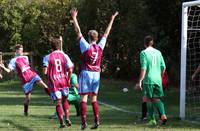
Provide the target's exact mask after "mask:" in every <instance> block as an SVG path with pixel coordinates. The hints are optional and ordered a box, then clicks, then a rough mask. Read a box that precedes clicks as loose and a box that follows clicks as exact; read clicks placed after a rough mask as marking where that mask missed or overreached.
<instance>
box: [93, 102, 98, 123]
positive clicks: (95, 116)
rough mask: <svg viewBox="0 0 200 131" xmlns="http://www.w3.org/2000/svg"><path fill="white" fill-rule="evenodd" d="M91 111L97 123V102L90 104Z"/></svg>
mask: <svg viewBox="0 0 200 131" xmlns="http://www.w3.org/2000/svg"><path fill="white" fill-rule="evenodd" d="M92 109H93V114H94V118H95V122H96V123H99V105H98V102H97V101H95V102H92Z"/></svg>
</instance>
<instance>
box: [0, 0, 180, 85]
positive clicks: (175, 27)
mask: <svg viewBox="0 0 200 131" xmlns="http://www.w3.org/2000/svg"><path fill="white" fill-rule="evenodd" d="M74 6H75V7H77V8H78V10H79V15H78V20H79V23H80V26H81V29H82V33H83V35H84V36H85V37H86V38H87V31H88V30H89V29H96V30H97V31H98V32H99V34H100V36H101V35H102V34H103V32H104V30H105V29H106V26H107V24H108V21H109V20H110V16H111V14H112V13H113V12H115V11H116V10H118V11H119V13H120V15H119V17H118V18H117V19H116V21H115V23H114V25H113V28H112V31H111V35H110V36H109V38H108V42H107V45H106V48H105V50H104V57H103V61H102V75H103V77H106V78H117V79H127V80H130V79H131V80H132V79H137V77H138V73H139V70H140V64H139V53H140V51H141V50H142V49H144V46H143V38H144V36H145V35H149V34H150V35H152V36H153V37H154V39H155V47H156V48H157V49H159V50H161V52H162V53H163V56H164V58H165V61H166V64H167V70H168V74H169V75H170V76H173V77H172V78H171V79H172V81H173V80H174V82H177V83H178V79H179V63H180V62H179V61H180V23H181V19H180V17H181V1H179V0H173V1H172V0H153V1H150V0H148V1H147V0H29V1H27V0H1V1H0V51H2V52H6V51H12V46H13V45H15V44H16V43H23V45H24V49H25V50H26V51H33V52H34V58H35V65H38V64H39V63H41V58H42V57H43V56H44V55H46V54H47V53H48V52H49V51H50V46H49V41H48V39H49V37H52V36H58V35H62V36H63V38H64V46H63V49H64V51H65V52H66V53H67V54H69V56H70V57H71V59H72V61H73V62H74V63H75V66H76V70H79V67H80V55H81V54H80V50H79V44H78V41H77V38H76V36H75V33H74V30H73V27H72V23H71V22H70V20H71V18H70V9H71V8H72V7H74ZM172 65H173V66H172ZM40 66H41V65H40Z"/></svg>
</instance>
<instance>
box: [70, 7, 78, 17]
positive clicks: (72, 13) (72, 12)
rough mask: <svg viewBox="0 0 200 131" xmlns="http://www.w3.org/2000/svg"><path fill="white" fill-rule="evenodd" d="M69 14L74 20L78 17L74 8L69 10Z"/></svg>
mask: <svg viewBox="0 0 200 131" xmlns="http://www.w3.org/2000/svg"><path fill="white" fill-rule="evenodd" d="M70 14H71V16H72V18H76V17H77V15H78V11H77V9H76V8H75V7H73V8H72V9H71V10H70Z"/></svg>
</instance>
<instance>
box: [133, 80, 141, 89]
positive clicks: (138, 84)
mask: <svg viewBox="0 0 200 131" xmlns="http://www.w3.org/2000/svg"><path fill="white" fill-rule="evenodd" d="M134 89H135V90H142V83H141V82H138V83H137V84H136V85H135V88H134Z"/></svg>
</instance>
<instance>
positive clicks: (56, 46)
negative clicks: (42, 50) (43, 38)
mask: <svg viewBox="0 0 200 131" xmlns="http://www.w3.org/2000/svg"><path fill="white" fill-rule="evenodd" d="M50 43H51V49H52V50H60V49H61V40H60V39H58V38H52V39H51V40H50Z"/></svg>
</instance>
